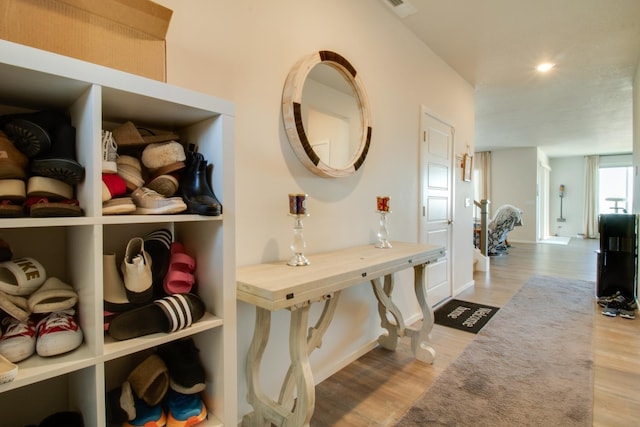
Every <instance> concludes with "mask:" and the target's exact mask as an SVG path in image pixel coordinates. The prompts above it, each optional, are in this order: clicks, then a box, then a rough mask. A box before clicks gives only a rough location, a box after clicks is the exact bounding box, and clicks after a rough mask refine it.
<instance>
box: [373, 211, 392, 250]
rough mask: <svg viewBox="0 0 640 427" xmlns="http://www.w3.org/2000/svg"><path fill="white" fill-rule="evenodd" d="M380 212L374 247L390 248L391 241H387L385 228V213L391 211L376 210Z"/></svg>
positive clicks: (387, 231) (387, 232) (387, 234)
mask: <svg viewBox="0 0 640 427" xmlns="http://www.w3.org/2000/svg"><path fill="white" fill-rule="evenodd" d="M376 212H378V213H379V214H380V228H379V229H378V243H376V246H375V247H376V248H380V249H388V248H391V247H392V246H391V243H389V230H388V229H387V215H389V214H390V213H391V211H388V210H386V211H380V210H378V211H376Z"/></svg>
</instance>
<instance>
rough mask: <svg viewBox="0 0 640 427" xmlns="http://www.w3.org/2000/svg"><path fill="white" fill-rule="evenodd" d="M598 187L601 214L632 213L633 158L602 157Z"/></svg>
mask: <svg viewBox="0 0 640 427" xmlns="http://www.w3.org/2000/svg"><path fill="white" fill-rule="evenodd" d="M609 157H610V158H609ZM598 187H599V189H600V194H599V197H598V206H599V209H598V210H599V213H600V214H609V213H623V212H631V207H632V206H633V166H631V156H601V157H600V168H599V169H598Z"/></svg>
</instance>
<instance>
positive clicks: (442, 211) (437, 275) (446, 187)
mask: <svg viewBox="0 0 640 427" xmlns="http://www.w3.org/2000/svg"><path fill="white" fill-rule="evenodd" d="M453 135H454V129H453V127H452V126H450V125H448V124H447V123H445V122H443V121H442V120H440V119H438V118H437V117H435V116H433V115H431V114H429V113H428V112H426V111H425V109H424V108H423V109H422V118H421V120H420V193H421V194H420V198H421V200H420V201H421V209H422V212H421V215H420V218H421V219H420V239H419V240H420V243H424V244H430V245H438V246H442V247H444V248H445V256H444V257H442V258H441V259H440V260H439V261H438V262H436V263H433V264H430V265H429V266H428V267H427V297H428V298H429V303H430V304H431V305H435V304H438V303H439V302H441V301H442V300H444V299H446V298H449V297H451V296H452V289H451V272H452V268H453V266H452V264H453V261H452V259H451V258H450V254H451V234H452V233H451V228H452V224H453V214H452V192H453V189H452V185H453V173H452V171H453V169H454V163H453Z"/></svg>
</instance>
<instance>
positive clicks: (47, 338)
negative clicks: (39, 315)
mask: <svg viewBox="0 0 640 427" xmlns="http://www.w3.org/2000/svg"><path fill="white" fill-rule="evenodd" d="M74 314H75V310H73V309H69V310H62V311H56V312H54V313H51V314H50V315H48V316H47V317H45V318H44V319H42V320H41V321H39V322H38V326H37V328H36V330H37V332H38V337H37V340H36V351H37V352H38V355H40V356H44V357H46V356H56V355H58V354H63V353H67V352H69V351H71V350H75V349H76V348H78V347H79V346H80V344H82V339H83V335H82V329H80V325H78V322H77V321H76V319H75V318H74V317H73V315H74Z"/></svg>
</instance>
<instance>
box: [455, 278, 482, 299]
mask: <svg viewBox="0 0 640 427" xmlns="http://www.w3.org/2000/svg"><path fill="white" fill-rule="evenodd" d="M475 284H476V281H475V280H471V281H470V282H467V284H465V285H463V286H462V287H461V288H458V289H455V290H454V291H453V296H454V297H455V296H457V295H460V294H461V293H462V292H464V291H466V290H467V289H469V288H472V287H473V286H475Z"/></svg>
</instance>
